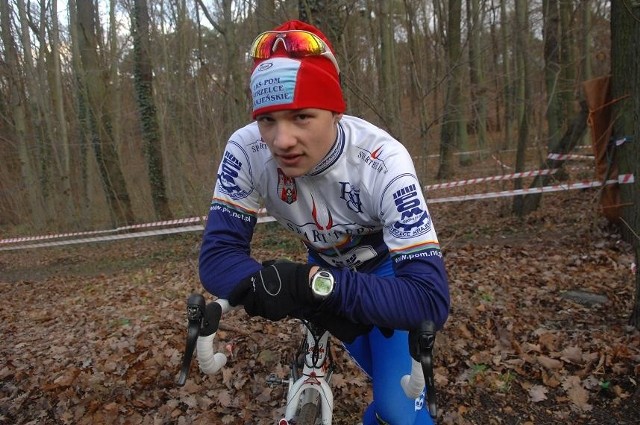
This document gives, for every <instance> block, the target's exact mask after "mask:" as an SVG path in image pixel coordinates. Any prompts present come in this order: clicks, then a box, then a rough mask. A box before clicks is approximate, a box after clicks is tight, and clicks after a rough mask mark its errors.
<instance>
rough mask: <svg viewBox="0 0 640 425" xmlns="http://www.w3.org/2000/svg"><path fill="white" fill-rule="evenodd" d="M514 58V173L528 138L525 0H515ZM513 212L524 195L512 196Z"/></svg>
mask: <svg viewBox="0 0 640 425" xmlns="http://www.w3.org/2000/svg"><path fill="white" fill-rule="evenodd" d="M515 15H516V46H517V47H516V58H517V61H516V63H517V67H516V70H517V73H518V97H519V99H518V101H519V102H518V103H519V105H520V106H519V108H518V115H519V119H518V122H519V126H518V147H517V151H516V167H515V171H516V173H518V172H522V171H523V170H524V165H525V159H526V151H527V142H528V139H529V118H530V115H531V114H530V111H529V104H530V100H531V93H530V91H531V89H530V83H529V64H528V60H527V55H528V44H529V43H528V39H529V22H528V20H529V19H528V16H529V14H528V11H527V1H526V0H516V2H515ZM513 183H514V184H513V186H514V187H513V188H514V190H518V189H522V179H515V180H514V182H513ZM512 210H513V213H514V214H516V215H517V216H522V215H523V211H524V197H523V196H522V195H519V196H514V197H513V207H512Z"/></svg>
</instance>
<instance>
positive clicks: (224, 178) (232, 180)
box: [218, 152, 249, 200]
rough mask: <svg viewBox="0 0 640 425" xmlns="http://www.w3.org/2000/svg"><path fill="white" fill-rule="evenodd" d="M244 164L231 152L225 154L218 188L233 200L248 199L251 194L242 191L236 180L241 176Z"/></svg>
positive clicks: (219, 174)
mask: <svg viewBox="0 0 640 425" xmlns="http://www.w3.org/2000/svg"><path fill="white" fill-rule="evenodd" d="M241 168H242V162H240V160H239V159H238V158H236V157H235V156H234V155H233V154H232V153H231V152H225V153H224V157H223V158H222V164H221V166H220V172H219V173H218V188H219V189H220V192H222V193H224V194H225V195H227V196H228V197H229V198H231V199H236V200H237V199H242V198H246V197H247V195H248V194H249V192H248V191H247V190H245V189H242V188H241V187H240V186H239V185H238V183H236V179H237V178H238V176H239V175H240V169H241Z"/></svg>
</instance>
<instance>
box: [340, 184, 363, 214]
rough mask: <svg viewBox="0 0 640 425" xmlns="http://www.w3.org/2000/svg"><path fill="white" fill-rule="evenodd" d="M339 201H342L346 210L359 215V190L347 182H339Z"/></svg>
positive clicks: (360, 209)
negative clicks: (345, 204) (344, 202)
mask: <svg viewBox="0 0 640 425" xmlns="http://www.w3.org/2000/svg"><path fill="white" fill-rule="evenodd" d="M340 188H341V189H340V199H344V200H345V201H346V203H347V208H349V209H350V210H351V211H354V212H357V213H361V212H362V202H360V188H358V187H356V186H353V185H352V184H351V183H349V182H340Z"/></svg>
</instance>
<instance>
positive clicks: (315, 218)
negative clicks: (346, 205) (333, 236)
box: [311, 196, 333, 230]
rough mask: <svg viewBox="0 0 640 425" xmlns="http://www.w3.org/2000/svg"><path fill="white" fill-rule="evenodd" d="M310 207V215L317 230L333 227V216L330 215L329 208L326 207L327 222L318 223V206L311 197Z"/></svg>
mask: <svg viewBox="0 0 640 425" xmlns="http://www.w3.org/2000/svg"><path fill="white" fill-rule="evenodd" d="M311 202H312V209H311V216H312V217H313V222H314V223H315V224H316V227H317V228H318V230H331V228H332V227H333V217H331V210H330V209H328V208H327V217H328V218H327V223H326V225H323V224H320V222H319V221H318V208H317V207H316V201H315V199H313V196H312V197H311Z"/></svg>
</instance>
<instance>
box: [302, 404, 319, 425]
mask: <svg viewBox="0 0 640 425" xmlns="http://www.w3.org/2000/svg"><path fill="white" fill-rule="evenodd" d="M319 403H320V401H318V402H316V403H313V402H309V403H305V405H304V406H302V407H301V408H300V414H298V420H297V421H296V425H314V424H315V423H316V419H317V418H318V413H319V412H320V406H319V405H318V404H319Z"/></svg>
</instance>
